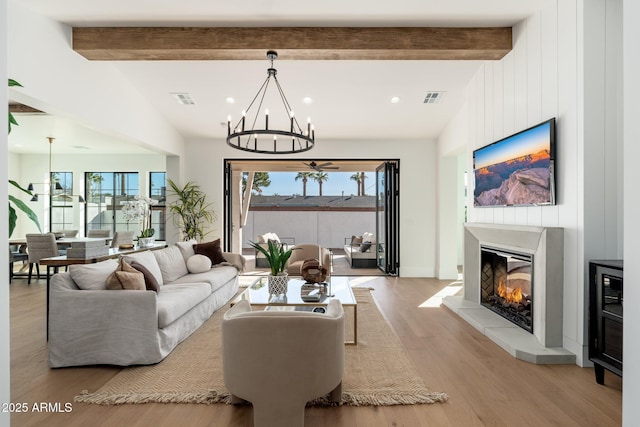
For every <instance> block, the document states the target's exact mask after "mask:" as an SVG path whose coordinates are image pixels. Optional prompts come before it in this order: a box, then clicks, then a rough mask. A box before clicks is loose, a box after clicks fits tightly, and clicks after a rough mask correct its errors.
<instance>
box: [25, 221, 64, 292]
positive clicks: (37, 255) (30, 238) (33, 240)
mask: <svg viewBox="0 0 640 427" xmlns="http://www.w3.org/2000/svg"><path fill="white" fill-rule="evenodd" d="M25 237H26V239H27V254H28V255H29V277H28V279H27V284H31V276H32V273H33V266H34V265H35V266H36V272H37V274H38V279H40V260H41V259H42V258H49V257H54V256H58V244H57V243H56V237H55V235H54V234H53V233H46V234H27V235H26V236H25Z"/></svg>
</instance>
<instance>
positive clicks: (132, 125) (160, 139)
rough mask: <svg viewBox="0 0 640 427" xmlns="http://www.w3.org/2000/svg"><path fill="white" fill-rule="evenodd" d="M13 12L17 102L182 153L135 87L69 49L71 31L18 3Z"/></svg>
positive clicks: (10, 9) (176, 137)
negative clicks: (18, 86) (18, 84)
mask: <svg viewBox="0 0 640 427" xmlns="http://www.w3.org/2000/svg"><path fill="white" fill-rule="evenodd" d="M8 13H9V16H10V19H9V20H8V21H9V25H8V39H9V50H8V56H9V58H10V59H11V60H10V61H8V68H9V74H10V75H11V76H13V78H15V79H16V80H18V81H19V82H20V83H21V84H22V85H23V86H24V88H20V89H16V90H12V91H11V94H12V98H13V99H14V100H16V101H18V102H22V103H23V104H26V105H29V106H31V107H34V108H38V109H40V110H42V111H46V112H47V113H50V114H56V115H58V116H61V117H67V118H72V119H74V120H76V121H77V122H79V123H82V124H84V125H86V126H87V127H89V128H91V129H100V130H101V131H102V132H103V133H105V134H108V135H111V136H114V137H118V138H121V139H124V140H126V141H130V142H131V143H133V144H137V145H141V146H145V147H149V148H152V149H154V150H156V151H158V152H163V153H167V154H169V153H170V154H174V155H181V154H182V150H183V143H184V141H183V139H182V137H181V136H180V135H179V134H178V133H177V132H176V130H175V129H173V128H172V127H171V126H170V125H169V124H168V123H167V121H166V120H164V118H163V117H162V116H161V115H160V114H159V113H158V112H157V111H156V110H155V109H154V108H153V105H151V104H150V103H149V101H147V100H145V99H144V98H143V97H142V96H141V95H140V94H139V93H138V92H137V90H136V88H135V87H134V86H132V85H131V83H129V82H128V81H127V80H126V79H124V78H123V76H122V75H121V74H120V73H119V72H118V71H117V70H116V69H115V68H111V67H105V65H104V63H102V62H97V63H96V62H92V61H87V60H86V59H85V58H83V57H81V56H80V55H78V54H77V53H75V52H74V51H73V50H71V49H70V45H71V27H70V26H68V25H64V24H61V23H59V22H56V21H52V20H50V19H48V18H45V17H42V16H40V15H37V14H35V13H33V12H31V11H30V10H28V9H27V8H25V7H23V6H22V5H20V4H19V3H18V2H17V1H10V2H9V7H8ZM3 28H4V27H3ZM118 106H122V107H121V108H118Z"/></svg>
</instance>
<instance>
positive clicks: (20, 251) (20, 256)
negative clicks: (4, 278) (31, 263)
mask: <svg viewBox="0 0 640 427" xmlns="http://www.w3.org/2000/svg"><path fill="white" fill-rule="evenodd" d="M26 249H27V246H26V245H9V284H11V281H12V280H13V263H15V262H18V261H22V263H24V262H25V261H27V260H28V259H29V256H28V255H27V251H26Z"/></svg>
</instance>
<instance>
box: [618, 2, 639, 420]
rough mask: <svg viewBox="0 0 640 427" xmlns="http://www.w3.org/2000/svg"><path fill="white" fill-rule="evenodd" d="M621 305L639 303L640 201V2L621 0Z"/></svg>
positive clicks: (626, 397) (635, 411) (628, 363)
mask: <svg viewBox="0 0 640 427" xmlns="http://www.w3.org/2000/svg"><path fill="white" fill-rule="evenodd" d="M623 8H624V18H623V21H624V22H623V28H624V31H623V40H624V134H623V135H624V159H625V160H624V182H625V186H624V196H625V197H624V231H625V235H626V236H634V238H627V239H625V240H624V259H625V262H624V283H625V287H624V302H625V307H637V306H638V304H640V286H638V283H640V263H638V260H639V259H640V239H638V236H640V221H638V212H640V198H639V197H638V186H637V184H636V183H637V182H638V159H639V158H640V144H638V141H640V127H639V126H638V117H640V80H639V79H638V76H640V51H639V50H638V40H640V25H638V22H640V2H638V1H637V0H624V5H623ZM638 325H640V310H634V309H631V310H629V309H627V310H625V312H624V336H623V339H624V348H623V357H622V358H623V360H624V381H623V383H622V425H623V426H624V427H635V426H637V425H638V420H640V405H638V396H640V340H638Z"/></svg>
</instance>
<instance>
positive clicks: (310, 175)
mask: <svg viewBox="0 0 640 427" xmlns="http://www.w3.org/2000/svg"><path fill="white" fill-rule="evenodd" d="M313 176H314V173H313V172H298V175H296V181H298V180H299V179H301V180H302V196H303V197H306V196H307V182H308V181H309V178H313ZM313 179H315V178H313Z"/></svg>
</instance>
